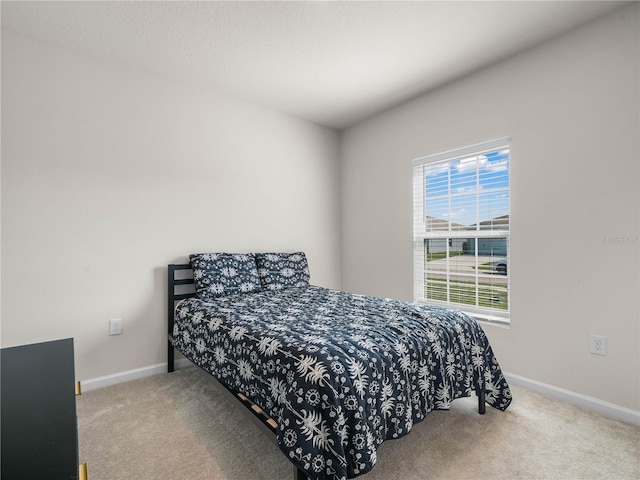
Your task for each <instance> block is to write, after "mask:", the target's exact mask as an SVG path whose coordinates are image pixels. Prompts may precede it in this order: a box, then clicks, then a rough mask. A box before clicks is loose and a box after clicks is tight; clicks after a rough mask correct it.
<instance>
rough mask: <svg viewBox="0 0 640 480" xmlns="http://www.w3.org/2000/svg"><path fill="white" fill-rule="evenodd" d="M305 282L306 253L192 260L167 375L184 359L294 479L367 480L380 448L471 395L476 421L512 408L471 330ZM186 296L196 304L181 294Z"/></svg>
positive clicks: (174, 268) (420, 308)
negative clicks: (260, 434) (249, 421)
mask: <svg viewBox="0 0 640 480" xmlns="http://www.w3.org/2000/svg"><path fill="white" fill-rule="evenodd" d="M185 271H192V272H193V277H190V276H186V277H185V276H183V275H180V274H181V273H184V272H185ZM309 277H310V276H309V269H308V264H307V260H306V257H305V255H304V253H302V252H294V253H256V254H229V253H204V254H194V255H191V256H190V263H189V264H180V265H175V264H172V265H169V267H168V298H167V300H168V334H169V336H168V338H169V341H168V355H169V359H168V369H169V371H173V369H174V360H173V356H174V350H178V351H179V352H181V353H182V354H183V355H184V356H185V357H186V358H187V359H188V360H190V361H191V362H193V363H195V364H196V365H198V366H199V367H200V368H202V369H203V370H205V371H206V372H208V373H209V374H211V375H212V376H213V377H214V378H215V379H216V380H217V381H218V382H220V384H221V385H222V386H223V387H224V388H225V389H226V391H227V392H228V393H229V394H230V395H233V397H234V398H235V399H237V400H238V401H239V402H240V403H242V404H243V405H244V406H245V407H247V409H248V411H249V412H251V415H252V418H255V419H258V420H259V421H260V423H261V424H262V425H263V426H264V427H266V429H267V430H268V431H269V434H270V435H271V436H272V438H274V439H275V440H276V442H277V445H278V446H279V448H280V449H281V450H282V451H283V453H284V454H285V455H286V456H287V458H288V459H289V460H290V461H291V462H292V464H293V465H294V477H295V478H296V479H300V480H301V479H305V478H310V479H331V480H343V479H347V478H355V477H357V476H359V475H362V474H364V473H367V472H369V471H370V470H371V469H372V468H373V467H374V466H375V464H376V459H377V457H376V450H377V448H378V447H379V445H380V444H381V443H382V442H383V441H385V440H388V439H393V438H399V437H401V436H404V435H406V434H407V433H409V432H410V430H411V428H412V426H413V425H414V424H415V423H417V422H420V421H422V420H423V419H424V418H425V416H426V415H427V413H428V412H430V411H432V410H436V409H438V410H443V409H444V410H446V409H448V408H449V407H450V405H451V402H452V401H453V400H454V399H456V398H460V397H468V396H470V395H471V394H472V393H475V394H476V395H477V396H478V411H479V413H484V412H485V404H489V405H490V406H492V407H494V408H496V409H499V410H505V409H506V408H507V407H508V406H509V404H510V403H511V392H510V390H509V386H508V384H507V382H506V380H505V378H504V376H503V374H502V372H501V370H500V366H499V364H498V362H497V360H496V358H495V356H494V354H493V351H492V349H491V346H490V345H489V342H488V340H487V337H486V336H485V334H484V332H483V330H482V328H481V327H480V326H479V324H478V323H477V322H476V321H475V320H474V319H473V318H470V317H469V316H467V315H465V314H464V313H462V312H459V311H456V310H451V309H444V308H436V307H431V306H427V305H418V304H413V303H409V302H402V301H398V300H393V299H387V298H378V297H371V296H365V295H358V294H353V293H347V292H342V291H338V290H332V289H327V288H322V287H318V286H314V285H312V284H310V283H309ZM190 284H193V285H194V287H195V292H192V291H190V292H186V293H185V292H184V291H182V292H181V291H179V289H180V288H182V287H184V285H190ZM274 434H275V435H274Z"/></svg>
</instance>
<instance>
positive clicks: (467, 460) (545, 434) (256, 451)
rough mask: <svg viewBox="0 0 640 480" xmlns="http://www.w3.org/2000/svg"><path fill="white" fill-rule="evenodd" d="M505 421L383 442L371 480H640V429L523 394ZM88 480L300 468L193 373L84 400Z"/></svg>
mask: <svg viewBox="0 0 640 480" xmlns="http://www.w3.org/2000/svg"><path fill="white" fill-rule="evenodd" d="M513 395H514V401H513V403H512V404H511V406H510V407H509V409H508V410H507V411H506V412H499V411H497V410H495V409H493V408H490V407H487V413H486V415H478V414H477V411H476V405H477V402H476V399H475V397H472V398H469V399H460V400H456V401H455V402H454V406H453V408H452V409H451V410H450V411H448V412H432V413H430V414H429V415H428V416H427V419H426V420H425V421H423V422H421V423H419V424H417V425H415V426H414V428H413V430H412V431H411V433H410V434H409V435H408V436H405V437H403V438H401V439H399V440H392V441H387V442H385V443H384V444H383V445H382V446H381V447H380V449H379V450H378V464H377V466H376V467H375V468H374V469H373V470H372V471H371V472H370V473H368V474H366V475H363V476H361V477H359V478H361V479H362V480H383V479H384V480H389V479H405V480H431V479H438V480H440V479H452V480H453V479H455V480H459V479H510V480H511V479H514V480H515V479H522V480H533V479H571V480H582V479H585V480H586V479H630V480H638V479H640V428H639V427H636V426H633V425H628V424H625V423H622V422H618V421H615V420H611V419H608V418H606V417H603V416H601V415H598V414H596V413H593V412H590V411H588V410H584V409H581V408H578V407H575V406H572V405H569V404H566V403H563V402H560V401H557V400H554V399H550V398H547V397H544V396H542V395H539V394H537V393H535V392H531V391H529V390H525V389H522V388H513ZM77 410H78V430H79V442H80V461H81V462H87V463H88V470H89V478H90V479H91V480H133V479H135V480H184V479H208V480H259V479H265V480H280V479H283V480H288V479H291V478H292V472H293V467H292V465H291V464H290V463H289V462H288V460H287V459H286V458H285V456H284V454H283V453H281V452H280V450H279V449H278V448H277V447H276V446H275V445H274V444H273V443H272V442H271V441H270V439H269V438H268V437H267V436H265V434H263V433H262V432H261V431H260V430H259V429H258V428H257V427H256V426H254V425H253V424H252V423H250V422H248V421H247V420H246V418H245V417H244V414H243V412H241V411H240V410H239V408H238V405H235V404H233V403H232V402H230V401H229V400H227V399H226V398H221V396H220V394H219V392H218V390H217V389H216V388H215V387H214V382H213V380H212V379H211V378H210V377H209V376H208V375H206V374H205V373H203V372H202V371H200V370H199V369H197V368H194V367H190V368H186V369H182V370H178V371H176V372H174V373H171V374H163V375H157V376H154V377H148V378H144V379H141V380H135V381H133V382H128V383H123V384H119V385H114V386H111V387H107V388H102V389H98V390H93V391H89V392H86V393H83V394H82V395H81V396H80V397H78V398H77Z"/></svg>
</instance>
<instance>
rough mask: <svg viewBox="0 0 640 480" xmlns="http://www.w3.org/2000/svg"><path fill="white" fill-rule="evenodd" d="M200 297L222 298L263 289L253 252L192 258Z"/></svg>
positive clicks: (199, 254)
mask: <svg viewBox="0 0 640 480" xmlns="http://www.w3.org/2000/svg"><path fill="white" fill-rule="evenodd" d="M189 263H191V269H192V270H193V283H194V284H195V286H196V295H197V296H198V297H212V296H213V297H221V296H223V295H231V294H234V293H250V292H256V291H259V290H261V289H262V287H261V286H260V278H259V277H258V269H257V267H256V259H255V257H254V256H253V254H252V253H245V254H239V253H198V254H192V255H189Z"/></svg>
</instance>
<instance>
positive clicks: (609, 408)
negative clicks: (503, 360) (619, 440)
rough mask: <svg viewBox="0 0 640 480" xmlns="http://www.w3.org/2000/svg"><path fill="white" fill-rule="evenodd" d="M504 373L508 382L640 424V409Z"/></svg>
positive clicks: (608, 415)
mask: <svg viewBox="0 0 640 480" xmlns="http://www.w3.org/2000/svg"><path fill="white" fill-rule="evenodd" d="M503 373H504V376H505V378H506V379H507V382H509V384H511V385H515V386H518V387H524V388H528V389H529V390H533V391H534V392H538V393H541V394H543V395H546V396H548V397H552V398H557V399H558V400H562V401H564V402H567V403H571V404H573V405H577V406H579V407H583V408H586V409H588V410H593V411H595V412H598V413H601V414H602V415H606V416H607V417H611V418H615V419H616V420H620V421H622V422H626V423H631V424H634V425H639V426H640V411H637V410H632V409H630V408H626V407H621V406H620V405H616V404H614V403H609V402H605V401H603V400H599V399H597V398H593V397H588V396H587V395H582V394H581V393H576V392H572V391H570V390H565V389H564V388H559V387H554V386H553V385H549V384H547V383H542V382H538V381H536V380H531V379H530V378H526V377H521V376H520V375H516V374H513V373H507V372H503Z"/></svg>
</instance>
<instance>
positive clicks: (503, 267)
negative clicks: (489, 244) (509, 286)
mask: <svg viewBox="0 0 640 480" xmlns="http://www.w3.org/2000/svg"><path fill="white" fill-rule="evenodd" d="M491 271H492V272H495V273H499V274H500V275H506V274H507V259H506V258H499V259H498V260H494V261H493V262H491Z"/></svg>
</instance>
